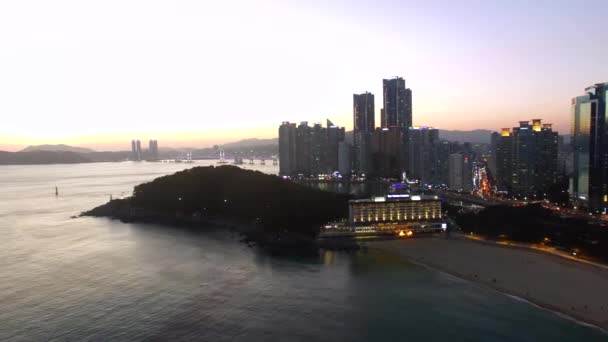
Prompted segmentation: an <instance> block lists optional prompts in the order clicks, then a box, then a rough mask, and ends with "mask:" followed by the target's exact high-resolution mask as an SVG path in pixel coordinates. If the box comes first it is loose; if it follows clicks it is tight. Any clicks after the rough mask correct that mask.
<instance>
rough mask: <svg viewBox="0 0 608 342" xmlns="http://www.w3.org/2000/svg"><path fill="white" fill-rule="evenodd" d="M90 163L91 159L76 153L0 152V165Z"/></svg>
mask: <svg viewBox="0 0 608 342" xmlns="http://www.w3.org/2000/svg"><path fill="white" fill-rule="evenodd" d="M90 162H92V160H91V159H89V158H87V157H85V156H83V155H80V154H78V153H75V152H69V151H67V152H55V151H30V152H5V151H0V165H34V164H77V163H90Z"/></svg>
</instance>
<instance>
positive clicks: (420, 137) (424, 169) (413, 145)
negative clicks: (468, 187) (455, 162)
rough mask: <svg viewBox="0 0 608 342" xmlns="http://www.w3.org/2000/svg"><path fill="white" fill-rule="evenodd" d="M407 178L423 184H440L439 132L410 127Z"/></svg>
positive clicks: (431, 129) (426, 128)
mask: <svg viewBox="0 0 608 342" xmlns="http://www.w3.org/2000/svg"><path fill="white" fill-rule="evenodd" d="M408 139H409V142H408V147H409V153H408V164H409V167H408V170H409V174H408V177H409V178H415V179H418V180H420V182H422V183H424V184H437V183H440V163H439V158H438V153H437V151H438V147H439V130H438V129H435V128H431V127H410V128H409V133H408Z"/></svg>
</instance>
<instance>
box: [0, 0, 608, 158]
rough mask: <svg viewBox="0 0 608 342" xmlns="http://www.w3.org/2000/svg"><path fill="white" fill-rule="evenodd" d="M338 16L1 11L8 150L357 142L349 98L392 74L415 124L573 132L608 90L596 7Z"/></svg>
mask: <svg viewBox="0 0 608 342" xmlns="http://www.w3.org/2000/svg"><path fill="white" fill-rule="evenodd" d="M548 4H550V6H548ZM343 5H344V4H343V3H342V2H340V1H336V2H333V3H331V4H325V3H322V2H320V1H310V2H307V3H306V4H298V3H296V2H293V1H292V2H287V3H281V4H279V3H275V2H273V1H265V2H262V3H259V4H256V5H255V6H256V9H259V8H266V9H267V11H255V13H256V16H254V17H253V16H249V15H248V13H249V12H251V13H253V7H252V6H254V5H252V4H248V3H246V2H244V1H243V2H239V1H236V2H235V3H231V4H219V3H217V4H214V3H205V4H199V3H196V2H189V1H182V2H177V3H174V4H163V5H161V4H159V3H154V4H149V3H144V2H141V1H129V2H121V3H120V6H119V5H118V3H117V2H116V3H113V2H104V4H103V5H100V4H95V3H88V4H73V3H70V2H55V3H53V4H47V3H44V2H36V1H31V2H27V1H24V2H19V3H11V4H8V3H6V4H1V5H0V28H1V30H0V31H1V32H11V34H10V35H9V34H6V35H0V62H2V63H0V74H2V75H3V76H2V78H0V92H1V93H2V94H3V96H2V101H0V113H2V114H3V117H5V120H4V122H3V124H2V125H1V126H0V150H9V151H14V150H18V149H20V148H23V147H25V146H27V145H37V144H44V143H49V144H54V143H65V144H70V145H76V146H86V147H93V148H96V149H100V150H103V149H109V150H124V149H128V145H127V144H126V143H125V142H128V141H130V140H131V139H132V137H134V136H154V137H156V138H157V139H159V140H160V141H162V142H163V146H167V147H177V146H184V147H185V146H188V147H204V146H210V145H213V144H216V143H225V142H229V141H235V140H239V138H242V137H247V138H249V137H252V138H253V137H259V138H274V137H276V123H277V122H282V121H285V120H289V121H292V122H299V120H298V119H299V118H302V117H306V118H308V119H309V120H310V122H323V121H324V120H325V118H327V117H331V118H332V119H333V120H334V122H336V123H337V124H338V125H340V126H344V127H345V128H346V129H347V130H351V129H352V119H351V117H352V96H353V94H360V93H363V92H365V91H369V92H371V93H373V94H375V95H376V96H381V94H382V82H381V80H382V79H390V78H392V77H394V76H396V75H398V76H401V77H403V78H404V79H405V80H406V82H407V87H408V88H411V89H413V93H414V96H413V97H414V99H413V116H414V122H413V124H414V125H428V126H433V127H438V128H441V129H454V130H469V129H474V128H479V129H488V130H494V131H498V130H499V129H500V128H501V127H504V126H505V125H507V126H508V125H509V123H510V122H514V121H517V120H518V119H519V118H521V117H538V118H542V119H543V120H544V121H545V122H552V123H553V124H554V128H555V129H556V130H557V131H559V132H560V133H569V132H570V110H571V109H570V100H571V98H572V97H573V96H574V95H576V94H579V93H580V89H584V88H586V87H588V86H590V85H592V84H595V83H600V82H604V81H606V80H607V79H608V70H607V69H606V68H603V67H602V66H603V64H602V58H601V57H602V56H605V54H606V53H607V52H608V47H607V46H605V45H603V44H597V43H595V41H594V40H593V39H592V38H593V35H594V32H596V31H598V30H599V29H600V25H601V20H599V19H601V17H600V16H601V13H603V12H605V11H602V10H601V8H606V9H608V4H606V3H604V2H601V1H597V2H595V5H593V7H594V9H595V10H594V11H592V12H591V13H586V12H584V11H579V10H577V9H578V6H577V4H572V3H567V2H565V1H564V2H561V1H558V2H554V1H552V2H550V3H549V2H547V1H539V2H536V3H534V4H528V3H524V2H520V1H515V2H510V3H508V4H507V3H498V2H494V3H492V2H487V3H474V2H469V3H466V4H465V5H462V4H450V3H448V2H441V1H432V4H428V5H427V4H425V5H420V4H418V5H417V6H410V5H408V4H407V3H401V4H393V3H391V2H389V1H383V2H382V1H381V2H377V3H374V4H367V3H362V2H352V3H349V6H343ZM437 5H441V7H442V8H443V9H444V10H441V11H438V10H437ZM235 6H236V7H237V8H239V9H241V10H237V11H233V8H235ZM589 6H591V4H590V5H589ZM32 8H35V10H32ZM249 10H251V11H249ZM261 13H264V14H261ZM596 16H597V20H596V19H594V17H596ZM364 19H365V20H364ZM159 22H163V23H165V24H164V25H160V26H159V25H158V23H159ZM310 22H315V26H314V27H310ZM361 22H365V23H366V25H363V26H362V25H360V23H361ZM108 23H110V24H108ZM75 28H77V29H75ZM217 32H222V33H221V34H218V33H217ZM360 41H369V42H373V43H372V48H370V49H363V50H361V49H358V48H357V46H359V44H357V42H360ZM387 46H388V47H390V48H391V53H390V54H387V53H384V52H383V51H385V50H386V47H387ZM355 52H356V53H355ZM244 56H246V57H244ZM236 81H238V82H236ZM287 82H288V83H289V87H285V86H284V85H285V84H286V83H287ZM235 85H237V86H235ZM226 89H231V91H226ZM235 91H238V96H236V97H235V96H234V94H235ZM311 91H313V92H314V93H315V96H314V97H313V99H314V100H312V101H302V94H304V93H306V92H311ZM381 107H382V103H381V101H376V103H375V121H376V123H379V122H380V121H381V119H380V108H381ZM6 118H7V119H6ZM471 122H475V124H474V125H472V124H471ZM377 126H379V125H378V124H377Z"/></svg>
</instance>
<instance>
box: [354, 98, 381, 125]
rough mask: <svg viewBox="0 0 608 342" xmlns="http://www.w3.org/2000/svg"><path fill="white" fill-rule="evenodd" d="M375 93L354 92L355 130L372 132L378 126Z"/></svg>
mask: <svg viewBox="0 0 608 342" xmlns="http://www.w3.org/2000/svg"><path fill="white" fill-rule="evenodd" d="M375 114H376V107H375V104H374V94H372V93H369V92H365V93H363V94H353V123H354V125H353V131H354V132H368V133H371V132H373V131H374V129H375V127H376V121H375Z"/></svg>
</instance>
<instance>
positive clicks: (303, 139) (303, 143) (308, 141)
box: [296, 121, 312, 176]
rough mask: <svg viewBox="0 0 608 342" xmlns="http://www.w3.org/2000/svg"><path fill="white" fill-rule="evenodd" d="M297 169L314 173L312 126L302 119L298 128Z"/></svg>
mask: <svg viewBox="0 0 608 342" xmlns="http://www.w3.org/2000/svg"><path fill="white" fill-rule="evenodd" d="M296 171H297V172H298V173H301V174H303V175H306V176H308V175H311V174H312V127H310V126H308V122H306V121H302V122H301V123H300V125H298V128H297V130H296Z"/></svg>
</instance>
